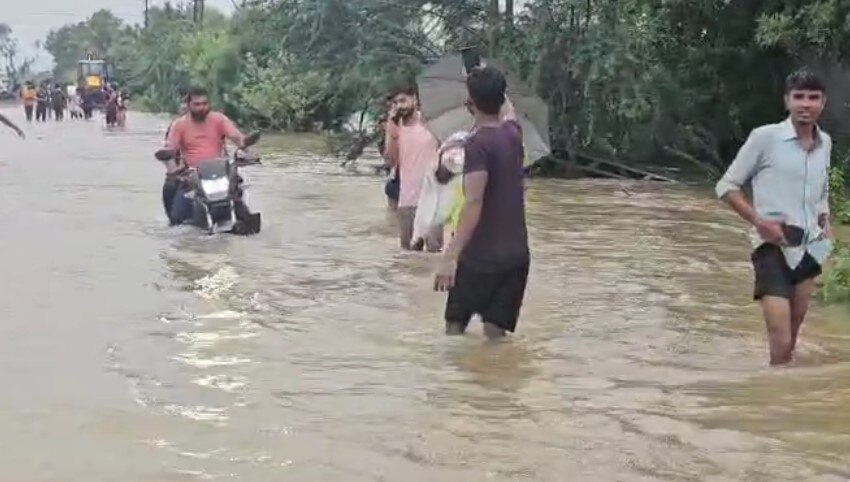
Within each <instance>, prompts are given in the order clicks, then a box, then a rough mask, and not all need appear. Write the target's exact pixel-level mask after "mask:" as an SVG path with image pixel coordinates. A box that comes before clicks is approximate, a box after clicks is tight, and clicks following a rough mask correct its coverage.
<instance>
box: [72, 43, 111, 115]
mask: <svg viewBox="0 0 850 482" xmlns="http://www.w3.org/2000/svg"><path fill="white" fill-rule="evenodd" d="M109 81H110V79H109V65H108V64H107V63H106V61H105V60H97V59H95V58H94V54H91V53H89V54H88V55H86V58H85V59H83V60H80V61H79V62H78V63H77V88H78V89H79V91H80V95H82V96H84V97H86V98H88V100H89V101H90V102H91V105H92V106H93V107H94V108H96V109H102V108H103V107H104V105H106V97H105V96H104V93H103V87H104V86H105V85H106V84H107V82H109Z"/></svg>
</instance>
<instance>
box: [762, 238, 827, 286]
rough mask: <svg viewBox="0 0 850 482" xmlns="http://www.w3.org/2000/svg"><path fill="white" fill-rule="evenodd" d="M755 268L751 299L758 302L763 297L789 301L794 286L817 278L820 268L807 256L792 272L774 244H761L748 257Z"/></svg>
mask: <svg viewBox="0 0 850 482" xmlns="http://www.w3.org/2000/svg"><path fill="white" fill-rule="evenodd" d="M750 258H751V259H752V261H753V268H755V287H754V290H753V299H756V300H759V299H761V298H762V297H764V296H776V297H778V298H785V299H789V300H790V299H791V297H792V296H794V289H795V288H796V286H797V285H798V284H800V283H802V282H804V281H807V280H810V279H813V278H817V277H818V276H820V274H821V271H822V270H821V266H820V264H818V262H817V261H815V259H814V258H813V257H812V256H811V255H810V254H809V253H806V254H805V256H803V260H802V261H800V264H799V265H797V267H796V268H794V269H793V270H792V269H791V268H790V267H789V266H788V262H787V261H786V260H785V255H784V254H783V253H782V248H780V247H779V246H777V245H775V244H768V243H765V244H762V245H761V246H759V247H758V248H756V250H755V251H753V254H752V256H751V257H750Z"/></svg>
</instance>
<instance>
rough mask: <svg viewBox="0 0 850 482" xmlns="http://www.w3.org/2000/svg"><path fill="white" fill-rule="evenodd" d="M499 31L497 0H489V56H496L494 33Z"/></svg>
mask: <svg viewBox="0 0 850 482" xmlns="http://www.w3.org/2000/svg"><path fill="white" fill-rule="evenodd" d="M498 31H499V0H490V42H489V43H490V45H489V47H490V58H491V59H492V58H494V57H495V56H496V35H497V33H498Z"/></svg>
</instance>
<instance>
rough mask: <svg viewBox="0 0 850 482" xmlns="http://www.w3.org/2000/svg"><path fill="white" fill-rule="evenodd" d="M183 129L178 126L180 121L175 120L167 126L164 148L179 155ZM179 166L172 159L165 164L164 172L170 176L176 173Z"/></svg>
mask: <svg viewBox="0 0 850 482" xmlns="http://www.w3.org/2000/svg"><path fill="white" fill-rule="evenodd" d="M182 136H183V127H182V126H181V125H180V119H177V120H175V121H173V122H172V123H171V125H169V126H168V133H167V134H166V139H165V147H166V148H167V149H173V150H174V151H176V152H177V155H178V156H179V155H180V147H181V146H182V144H183V142H182V141H183V137H182ZM178 167H179V165H178V163H177V160H176V159H172V160H170V161H167V162H166V163H165V171H166V172H167V173H168V174H172V173H174V172H176V171H177V169H178Z"/></svg>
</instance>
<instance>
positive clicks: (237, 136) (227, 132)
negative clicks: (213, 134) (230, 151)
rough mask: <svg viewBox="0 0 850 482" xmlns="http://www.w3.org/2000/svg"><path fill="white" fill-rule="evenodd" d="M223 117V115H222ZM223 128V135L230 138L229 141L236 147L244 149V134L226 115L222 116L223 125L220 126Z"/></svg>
mask: <svg viewBox="0 0 850 482" xmlns="http://www.w3.org/2000/svg"><path fill="white" fill-rule="evenodd" d="M222 117H224V116H222ZM222 127H223V129H224V137H226V138H227V139H229V140H230V142H232V143H234V144H236V147H238V148H240V149H245V135H244V134H242V132H241V131H240V130H239V128H238V127H236V124H234V123H233V121H231V120H230V119H228V118H227V117H224V125H223V126H222Z"/></svg>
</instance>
